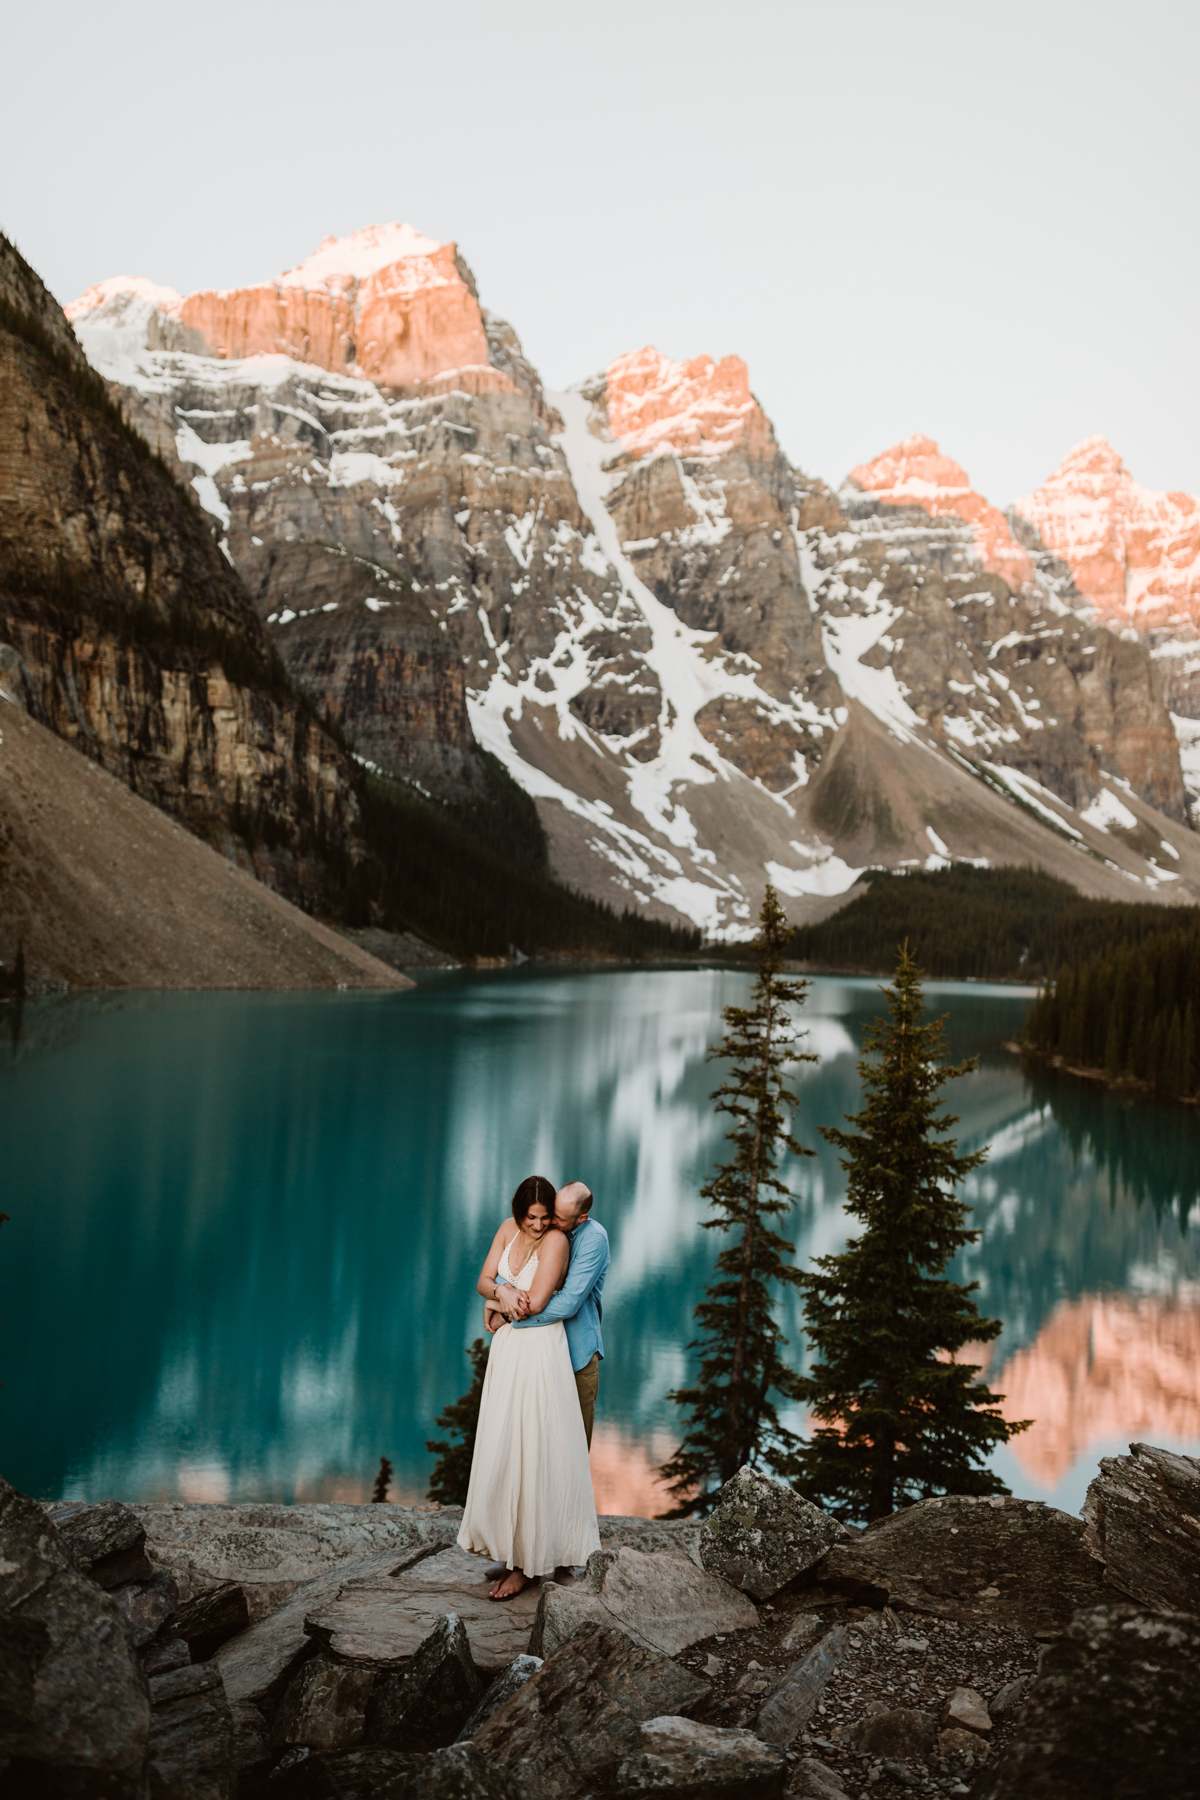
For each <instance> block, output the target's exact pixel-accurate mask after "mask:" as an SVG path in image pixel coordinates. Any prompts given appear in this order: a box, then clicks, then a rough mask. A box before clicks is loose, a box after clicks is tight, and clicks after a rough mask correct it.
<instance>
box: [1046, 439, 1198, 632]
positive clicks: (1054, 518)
mask: <svg viewBox="0 0 1200 1800" xmlns="http://www.w3.org/2000/svg"><path fill="white" fill-rule="evenodd" d="M1016 510H1017V512H1018V513H1020V515H1021V517H1022V518H1023V519H1026V520H1028V522H1029V524H1030V525H1032V526H1033V528H1034V530H1035V531H1036V532H1037V534H1038V536H1039V537H1040V538H1041V540H1042V542H1043V544H1045V546H1046V548H1047V550H1051V551H1053V553H1054V554H1055V555H1056V556H1057V557H1059V558H1061V560H1062V561H1063V562H1064V563H1066V564H1067V566H1068V568H1069V569H1070V570H1071V573H1072V574H1073V576H1074V577H1075V585H1076V587H1077V588H1078V589H1079V591H1080V593H1081V594H1083V595H1084V596H1085V597H1086V598H1087V599H1089V600H1090V601H1091V602H1092V603H1093V605H1094V606H1095V607H1096V608H1097V610H1098V611H1099V613H1100V614H1101V616H1102V617H1103V618H1105V619H1108V620H1112V621H1114V622H1118V621H1119V622H1120V623H1121V624H1133V625H1137V626H1144V627H1149V626H1151V625H1165V624H1167V623H1168V622H1170V621H1172V620H1175V621H1181V622H1188V623H1190V624H1192V625H1200V499H1198V498H1197V497H1196V495H1194V494H1181V493H1165V494H1163V493H1155V492H1154V491H1153V490H1152V489H1150V488H1144V487H1141V486H1139V484H1138V483H1137V482H1136V481H1135V480H1134V479H1133V476H1132V475H1131V474H1130V473H1129V470H1128V469H1127V468H1126V467H1125V464H1124V463H1123V462H1122V460H1121V458H1120V457H1119V456H1118V454H1117V452H1116V451H1115V450H1114V449H1113V447H1112V445H1111V444H1110V443H1109V442H1108V440H1107V438H1103V437H1090V438H1085V439H1084V441H1083V443H1081V444H1077V445H1076V446H1075V448H1074V450H1072V451H1071V452H1070V454H1069V455H1068V456H1066V457H1064V458H1063V461H1062V462H1061V463H1060V464H1059V466H1058V468H1057V469H1056V470H1055V471H1054V473H1053V475H1051V476H1050V477H1049V478H1048V480H1046V481H1044V482H1043V483H1042V485H1041V487H1039V488H1035V489H1034V491H1033V493H1032V494H1026V496H1025V498H1024V499H1023V500H1018V501H1017V503H1016Z"/></svg>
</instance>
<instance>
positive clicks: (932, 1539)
mask: <svg viewBox="0 0 1200 1800" xmlns="http://www.w3.org/2000/svg"><path fill="white" fill-rule="evenodd" d="M821 1580H822V1582H823V1583H828V1584H829V1585H831V1586H835V1587H836V1586H841V1587H843V1588H846V1589H847V1590H849V1591H851V1592H859V1593H862V1594H867V1595H873V1596H875V1597H877V1599H878V1600H884V1601H886V1602H887V1603H888V1604H890V1605H892V1606H896V1607H904V1608H907V1609H908V1610H910V1611H912V1612H919V1613H933V1614H935V1615H936V1616H938V1617H939V1618H944V1619H972V1620H978V1621H980V1622H986V1623H989V1624H995V1625H1015V1626H1018V1627H1019V1628H1020V1629H1021V1630H1023V1631H1026V1632H1029V1633H1030V1634H1032V1635H1034V1636H1040V1635H1045V1634H1051V1633H1054V1632H1058V1631H1064V1630H1065V1629H1066V1627H1067V1625H1068V1624H1069V1623H1070V1620H1071V1617H1072V1615H1073V1614H1074V1613H1075V1612H1077V1611H1078V1610H1079V1608H1080V1607H1084V1606H1094V1605H1095V1604H1096V1603H1097V1602H1098V1601H1101V1600H1103V1599H1104V1597H1105V1594H1104V1587H1103V1583H1102V1581H1101V1573H1100V1565H1099V1564H1098V1563H1097V1562H1096V1561H1095V1559H1094V1558H1093V1557H1092V1556H1091V1555H1089V1553H1088V1548H1087V1545H1086V1543H1085V1542H1084V1535H1083V1523H1082V1521H1081V1520H1079V1519H1076V1518H1073V1517H1072V1516H1071V1515H1070V1514H1069V1513H1064V1512H1059V1511H1057V1510H1056V1509H1055V1508H1054V1507H1052V1506H1046V1505H1044V1504H1043V1503H1042V1502H1041V1501H1040V1500H1018V1499H1015V1498H1012V1497H1010V1496H1005V1497H1003V1498H995V1499H969V1498H966V1497H963V1496H961V1495H946V1496H945V1497H944V1498H941V1499H936V1500H922V1501H919V1502H918V1504H917V1505H916V1506H910V1507H907V1508H906V1509H905V1510H904V1511H903V1512H898V1513H894V1514H893V1515H892V1516H891V1518H888V1519H883V1520H881V1521H880V1522H879V1523H878V1524H875V1525H872V1526H870V1527H869V1528H868V1530H867V1531H865V1532H864V1533H863V1535H862V1536H861V1537H860V1538H856V1539H855V1540H854V1542H853V1543H843V1544H836V1545H835V1546H834V1548H833V1549H832V1550H831V1551H830V1552H829V1555H828V1557H827V1559H826V1561H825V1563H824V1565H823V1567H822V1570H821Z"/></svg>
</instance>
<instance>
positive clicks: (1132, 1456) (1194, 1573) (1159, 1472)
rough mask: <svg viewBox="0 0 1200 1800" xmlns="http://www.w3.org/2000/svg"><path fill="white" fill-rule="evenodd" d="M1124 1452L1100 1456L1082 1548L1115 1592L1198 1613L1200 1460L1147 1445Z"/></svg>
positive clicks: (1160, 1606)
mask: <svg viewBox="0 0 1200 1800" xmlns="http://www.w3.org/2000/svg"><path fill="white" fill-rule="evenodd" d="M1129 1452H1130V1453H1129V1455H1128V1456H1105V1457H1102V1458H1101V1459H1100V1473H1099V1474H1098V1475H1097V1476H1095V1478H1094V1479H1093V1481H1092V1483H1091V1485H1090V1487H1089V1488H1088V1491H1087V1499H1086V1500H1085V1501H1084V1503H1083V1516H1084V1520H1085V1522H1086V1527H1087V1542H1088V1546H1089V1548H1090V1549H1091V1551H1092V1553H1093V1555H1095V1556H1097V1557H1099V1559H1100V1561H1101V1562H1102V1563H1103V1564H1104V1579H1105V1582H1106V1583H1107V1584H1108V1585H1109V1586H1110V1587H1112V1588H1115V1589H1117V1590H1118V1592H1119V1593H1120V1594H1121V1595H1123V1596H1128V1597H1129V1598H1130V1599H1133V1600H1136V1601H1138V1602H1140V1604H1141V1605H1143V1606H1148V1607H1150V1608H1152V1609H1153V1610H1157V1611H1162V1612H1171V1611H1177V1612H1193V1613H1200V1460H1198V1459H1197V1458H1196V1457H1194V1456H1181V1455H1179V1454H1178V1453H1177V1452H1175V1451H1173V1450H1157V1449H1155V1448H1154V1446H1153V1445H1152V1444H1131V1445H1130V1446H1129ZM1110 1597H1111V1596H1110Z"/></svg>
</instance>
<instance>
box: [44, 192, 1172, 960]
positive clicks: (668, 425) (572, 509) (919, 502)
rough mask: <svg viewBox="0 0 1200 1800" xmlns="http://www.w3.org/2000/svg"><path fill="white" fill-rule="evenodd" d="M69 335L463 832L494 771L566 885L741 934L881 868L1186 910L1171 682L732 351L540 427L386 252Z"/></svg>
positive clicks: (985, 535) (116, 307)
mask: <svg viewBox="0 0 1200 1800" xmlns="http://www.w3.org/2000/svg"><path fill="white" fill-rule="evenodd" d="M67 312H68V315H69V317H70V319H71V321H72V323H73V324H74V327H75V330H76V332H77V334H78V336H79V338H80V339H81V341H82V342H83V344H84V346H85V349H86V351H87V354H88V356H89V358H90V359H91V361H92V363H93V365H94V366H95V367H96V368H97V369H98V370H99V371H100V372H101V373H102V374H103V375H104V376H105V377H106V378H107V380H108V382H109V384H110V387H111V389H112V391H114V392H115V393H118V394H119V395H120V397H121V403H122V405H123V406H125V407H126V409H127V410H128V412H129V415H130V417H131V419H132V420H133V421H134V422H135V423H136V425H137V427H138V429H139V430H140V431H141V433H142V434H143V436H144V437H145V438H146V440H147V441H148V442H149V443H150V444H151V445H152V446H154V447H155V448H156V449H157V450H158V451H159V452H160V453H161V454H162V456H163V457H164V459H166V460H167V461H168V463H170V464H171V466H172V467H174V468H175V469H176V470H178V471H179V472H180V474H181V475H182V477H183V478H184V479H185V480H186V481H187V482H188V483H190V485H191V486H192V487H193V488H194V490H195V492H196V495H197V498H198V499H199V501H200V503H201V505H202V506H203V507H204V508H205V509H206V510H207V511H208V512H209V514H210V516H211V518H212V520H213V521H214V523H215V526H216V529H217V530H218V533H219V536H220V540H221V544H222V547H223V549H224V551H225V553H226V555H227V557H228V559H229V560H230V561H231V562H232V563H233V565H234V566H235V568H236V569H237V570H238V572H239V573H240V574H241V576H242V579H243V581H244V583H245V584H246V586H247V588H248V589H249V591H250V593H251V595H252V596H253V599H254V603H255V606H256V607H257V609H258V612H259V614H260V617H261V618H262V620H263V621H264V622H265V624H266V626H267V628H268V630H269V632H270V635H271V641H272V643H273V644H274V645H275V646H276V647H277V649H278V651H279V654H280V656H281V657H282V659H283V661H284V663H285V665H286V666H287V668H288V670H289V671H290V672H291V673H292V674H294V675H295V676H296V677H297V678H298V679H299V680H300V681H301V682H302V683H303V684H304V686H305V687H306V688H307V689H308V691H309V692H310V693H312V694H313V695H314V696H315V697H317V698H319V700H320V702H321V704H322V705H323V706H325V707H327V708H328V709H329V711H330V712H331V714H332V715H333V716H334V717H335V718H336V719H338V721H339V722H340V724H341V725H342V726H343V728H344V729H345V731H346V732H347V733H348V734H349V737H350V739H351V741H352V742H353V744H354V747H355V749H356V751H357V753H358V754H359V755H360V757H362V758H363V759H365V760H366V761H367V762H368V763H371V764H374V765H376V766H377V767H378V768H380V769H381V770H384V771H386V772H388V773H392V774H397V775H401V776H403V777H404V778H405V779H407V780H409V781H413V782H416V783H417V784H418V785H420V786H421V787H422V788H423V789H425V790H426V791H428V792H430V793H432V794H434V795H435V796H437V797H440V798H444V799H451V800H454V799H457V798H459V797H461V795H462V794H463V793H464V792H469V791H471V790H472V788H477V787H479V786H480V784H482V783H484V782H485V781H486V780H487V778H488V775H487V771H488V764H487V761H486V758H485V757H484V756H483V755H482V754H481V752H484V751H486V752H489V753H490V754H491V755H492V756H494V757H495V758H497V759H498V760H499V761H500V762H501V763H502V764H503V765H504V766H505V768H507V770H508V771H509V772H510V773H511V774H512V775H513V776H514V777H515V779H516V780H517V781H518V783H519V784H520V785H521V786H522V787H523V788H524V789H525V791H526V792H527V793H528V794H530V795H531V796H532V797H533V799H534V800H535V801H536V803H537V805H538V809H539V813H540V815H541V818H542V822H543V825H544V827H545V830H546V833H547V838H548V841H549V844H550V849H551V855H552V859H553V864H554V867H555V869H556V871H557V872H558V873H559V874H560V875H561V876H563V877H565V878H566V879H567V880H569V881H571V882H573V883H574V884H576V885H577V886H579V887H581V888H583V889H584V890H585V891H587V892H589V893H591V894H594V895H596V896H597V897H599V898H603V899H606V900H609V901H610V902H613V903H615V904H617V905H618V906H626V905H629V904H631V903H633V904H635V905H637V906H638V907H640V908H641V909H643V910H647V911H650V912H654V913H658V914H660V915H662V916H664V917H679V916H682V917H683V918H685V919H687V920H690V921H694V922H695V923H697V924H700V925H702V926H704V927H705V928H706V929H708V930H711V931H715V932H717V933H721V934H726V935H734V936H736V935H741V934H742V933H744V932H745V931H746V930H747V929H748V927H749V923H750V921H751V919H752V917H753V914H754V911H755V910H756V906H757V900H758V895H759V892H760V891H761V886H762V882H763V879H764V876H770V877H771V878H772V879H773V880H774V881H775V882H776V883H777V885H778V886H779V887H780V889H781V890H782V891H783V892H784V893H785V895H787V896H789V898H790V899H791V900H792V901H793V902H794V903H795V909H796V910H797V911H798V912H801V911H804V910H806V909H807V910H809V911H811V910H813V909H814V908H817V907H823V906H828V905H829V904H831V903H833V901H834V900H835V898H836V896H837V895H839V894H841V893H842V892H844V891H845V890H846V888H848V887H849V885H850V884H851V883H852V882H853V881H854V879H855V878H856V877H857V875H858V873H859V872H860V871H861V870H862V869H863V868H865V867H868V866H870V865H872V864H878V863H883V864H887V865H904V864H906V863H907V864H914V863H925V862H927V861H930V860H933V861H934V862H935V863H936V862H937V861H938V860H940V859H945V858H949V857H970V858H973V859H974V860H976V861H986V862H1011V861H1018V862H1033V863H1035V864H1038V865H1040V866H1042V867H1046V868H1049V869H1050V870H1051V871H1052V872H1054V873H1056V874H1060V875H1065V876H1066V877H1067V878H1068V879H1071V880H1073V881H1075V883H1076V884H1077V885H1078V886H1081V887H1083V888H1085V889H1086V890H1087V891H1090V892H1096V893H1103V894H1110V895H1113V896H1119V897H1126V898H1137V897H1142V898H1145V897H1150V896H1153V895H1154V894H1155V893H1156V892H1158V891H1159V890H1160V889H1163V888H1165V887H1166V885H1167V884H1169V883H1175V882H1178V883H1179V884H1180V885H1179V886H1178V887H1177V888H1176V889H1175V893H1174V894H1173V896H1172V897H1176V896H1178V895H1179V894H1181V893H1183V892H1185V891H1186V892H1193V891H1195V892H1200V853H1198V848H1197V845H1196V843H1195V841H1194V838H1193V834H1192V833H1191V831H1190V830H1189V829H1188V828H1187V823H1186V820H1187V814H1186V797H1185V792H1184V787H1183V782H1182V779H1181V769H1180V755H1179V739H1178V736H1177V733H1176V730H1175V729H1174V728H1173V724H1172V719H1171V716H1170V713H1169V712H1168V709H1167V707H1166V706H1165V704H1164V701H1163V696H1162V677H1161V674H1160V672H1159V671H1160V665H1159V664H1158V663H1156V662H1154V661H1153V660H1152V658H1151V656H1150V655H1149V653H1148V650H1147V647H1146V646H1145V645H1144V644H1143V643H1141V642H1140V641H1136V640H1135V639H1133V638H1131V637H1130V636H1129V635H1128V634H1124V635H1122V634H1118V633H1116V632H1114V631H1112V630H1110V629H1108V627H1107V625H1106V623H1105V622H1104V621H1103V620H1101V619H1098V618H1097V617H1096V616H1095V610H1094V608H1093V606H1092V604H1091V603H1090V602H1089V601H1088V600H1087V598H1086V596H1085V595H1084V593H1083V592H1082V589H1081V587H1080V586H1079V585H1078V584H1077V580H1076V577H1075V576H1074V574H1073V573H1072V570H1071V567H1070V566H1069V565H1068V563H1067V562H1065V561H1064V560H1063V556H1062V554H1061V552H1060V550H1059V549H1057V548H1056V547H1055V542H1052V541H1051V538H1050V536H1048V535H1047V536H1042V535H1039V532H1038V530H1037V528H1036V527H1035V526H1034V524H1032V523H1031V522H1030V521H1028V520H1018V519H1015V518H1013V519H1009V518H1006V517H1005V515H1004V514H1002V513H1001V512H999V511H998V510H997V509H996V508H995V507H994V506H992V505H990V504H989V503H988V502H987V501H986V500H985V499H984V498H983V497H982V496H981V495H978V494H976V493H975V492H974V491H973V490H972V488H971V486H970V482H969V480H968V478H967V476H966V475H965V473H964V472H963V471H962V470H961V469H959V468H958V467H957V465H955V464H954V463H952V462H951V461H950V460H949V459H948V458H946V457H944V456H942V454H941V453H940V451H939V450H938V448H937V446H936V445H934V444H932V443H931V442H930V440H928V439H921V438H917V439H910V440H908V442H907V443H905V444H901V445H898V446H896V447H895V448H894V449H893V450H892V451H889V452H887V453H886V454H885V455H884V456H882V457H880V458H877V459H876V460H875V461H874V462H873V463H871V464H868V465H864V466H863V467H862V468H860V469H857V470H855V471H854V474H853V476H852V477H851V479H850V480H849V481H848V482H847V484H846V486H845V487H844V488H843V490H842V491H841V493H840V494H834V493H833V492H832V491H831V490H830V489H829V488H827V487H825V486H824V485H823V484H821V483H819V482H815V481H813V480H811V479H809V478H807V477H806V476H804V475H802V474H800V473H799V472H798V471H797V470H795V469H794V468H793V467H792V466H791V464H790V463H789V462H788V460H787V458H786V457H785V456H784V454H783V452H782V451H781V449H780V447H779V445H778V443H777V441H776V439H775V435H774V432H773V430H772V427H771V424H770V421H769V419H768V418H767V416H766V414H765V413H764V412H763V410H762V408H761V406H760V405H759V403H758V401H757V400H756V398H755V396H754V395H753V393H752V391H751V388H750V383H749V376H748V373H747V370H746V367H745V365H744V364H743V363H742V362H741V361H740V360H739V359H738V358H736V357H727V358H724V359H723V360H720V361H714V360H713V359H711V358H709V357H696V358H694V359H692V360H691V361H687V362H675V361H672V360H671V359H670V358H668V357H666V356H663V355H662V354H660V353H659V352H658V351H656V350H654V349H650V348H646V349H643V350H639V351H635V352H632V353H631V354H629V355H626V356H622V357H619V358H617V359H616V361H615V362H614V363H613V364H612V365H611V366H610V367H609V368H608V369H607V370H605V371H603V372H602V373H601V374H599V375H597V376H594V377H593V378H591V379H590V380H587V381H585V382H583V383H582V384H581V385H580V386H579V387H578V388H577V389H575V390H573V391H571V392H568V393H565V394H561V395H554V396H548V395H547V394H546V393H545V392H544V391H543V388H542V385H541V382H540V380H539V378H538V376H537V374H536V372H535V371H534V370H533V369H532V367H531V366H530V364H529V363H528V361H527V360H526V358H525V357H524V355H523V353H522V350H521V346H520V343H519V340H518V338H517V337H516V334H515V333H514V332H513V330H512V329H511V327H510V326H508V325H506V324H505V323H503V322H502V321H500V320H497V319H496V318H494V317H493V316H492V315H491V314H490V313H488V312H487V311H486V309H485V308H484V307H483V306H482V305H481V303H480V300H479V296H478V293H477V290H476V287H475V283H474V281H473V279H472V277H471V274H470V271H469V270H468V269H467V267H466V265H465V264H464V263H463V261H462V259H461V257H460V256H459V254H458V251H457V249H456V247H455V246H454V245H452V244H437V243H435V242H433V241H432V240H430V239H428V238H425V237H422V236H421V235H420V234H419V233H417V232H415V231H413V230H411V228H409V227H406V226H383V227H374V228H370V229H368V230H367V231H363V232H359V233H356V234H354V235H353V236H351V237H349V238H343V239H336V240H327V241H326V242H325V243H324V244H323V245H321V246H320V248H319V249H318V250H317V251H316V252H315V253H314V254H313V255H312V256H310V257H308V258H307V259H306V260H305V261H304V262H302V263H300V264H299V265H298V266H297V267H296V268H294V269H292V270H289V271H288V272H287V273H286V274H284V275H282V276H280V277H279V278H277V279H276V280H273V281H269V282H265V283H261V284H259V285H256V286H254V287H252V288H247V289H242V290H237V291H234V292H230V293H211V292H209V293H201V294H193V295H189V296H181V295H179V294H176V293H174V292H173V291H172V290H169V289H164V288H160V287H157V286H155V285H154V284H153V283H150V282H147V281H145V280H140V279H125V278H117V279H114V280H110V281H106V282H103V283H101V284H100V285H99V286H98V287H96V288H92V289H90V290H88V292H87V293H86V294H84V295H83V296H81V298H80V299H79V300H78V301H76V302H74V303H73V304H72V305H71V306H70V307H68V309H67Z"/></svg>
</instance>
